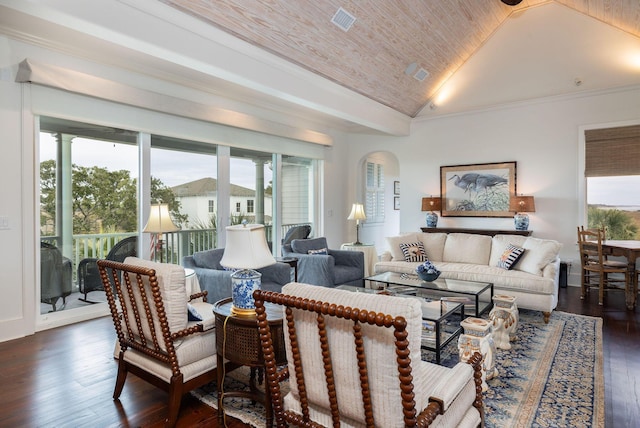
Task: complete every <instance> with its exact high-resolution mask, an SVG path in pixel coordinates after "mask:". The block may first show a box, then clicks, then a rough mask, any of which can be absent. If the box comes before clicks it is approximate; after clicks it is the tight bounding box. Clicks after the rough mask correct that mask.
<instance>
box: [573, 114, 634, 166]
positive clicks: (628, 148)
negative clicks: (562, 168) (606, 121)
mask: <svg viewBox="0 0 640 428" xmlns="http://www.w3.org/2000/svg"><path fill="white" fill-rule="evenodd" d="M584 137H585V166H584V175H585V177H612V176H621V175H640V125H632V126H621V127H616V128H603V129H590V130H587V131H585V133H584Z"/></svg>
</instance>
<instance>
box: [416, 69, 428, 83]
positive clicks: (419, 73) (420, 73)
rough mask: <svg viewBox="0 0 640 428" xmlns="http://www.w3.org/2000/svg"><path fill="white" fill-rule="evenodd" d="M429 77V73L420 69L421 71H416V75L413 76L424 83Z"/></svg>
mask: <svg viewBox="0 0 640 428" xmlns="http://www.w3.org/2000/svg"><path fill="white" fill-rule="evenodd" d="M427 77H429V72H428V71H427V70H425V69H424V68H422V67H420V70H418V71H416V74H414V75H413V78H414V79H416V80H419V81H420V82H422V81H423V80H424V79H426V78H427Z"/></svg>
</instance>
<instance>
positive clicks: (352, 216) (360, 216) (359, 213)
mask: <svg viewBox="0 0 640 428" xmlns="http://www.w3.org/2000/svg"><path fill="white" fill-rule="evenodd" d="M366 219H367V215H366V214H365V213H364V206H363V205H362V204H353V205H352V206H351V213H349V217H347V220H355V221H356V242H354V243H353V245H362V242H360V220H366Z"/></svg>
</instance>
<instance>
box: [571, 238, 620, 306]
mask: <svg viewBox="0 0 640 428" xmlns="http://www.w3.org/2000/svg"><path fill="white" fill-rule="evenodd" d="M604 240H605V239H604V229H585V228H584V227H583V226H580V227H578V247H579V253H580V265H581V268H582V274H581V287H582V292H581V294H580V298H581V299H585V298H586V296H587V293H588V292H589V289H590V288H591V287H596V286H597V287H598V304H600V305H602V304H604V292H605V290H606V289H618V290H619V289H622V290H625V289H626V287H627V284H628V283H629V280H630V278H629V272H628V270H627V264H626V263H625V262H621V261H617V260H608V259H607V257H606V255H605V254H604V253H603V250H602V243H603V241H604ZM612 274H614V275H616V276H610V275H612ZM621 277H622V278H621ZM596 281H597V282H596ZM620 284H622V288H620ZM616 285H618V286H616Z"/></svg>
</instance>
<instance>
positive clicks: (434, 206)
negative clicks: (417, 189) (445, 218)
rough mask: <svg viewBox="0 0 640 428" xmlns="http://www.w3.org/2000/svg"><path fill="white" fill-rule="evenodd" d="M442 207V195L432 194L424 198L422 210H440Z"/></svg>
mask: <svg viewBox="0 0 640 428" xmlns="http://www.w3.org/2000/svg"><path fill="white" fill-rule="evenodd" d="M441 208H442V199H440V197H439V196H438V197H433V196H430V197H428V198H422V211H440V209H441Z"/></svg>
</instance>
